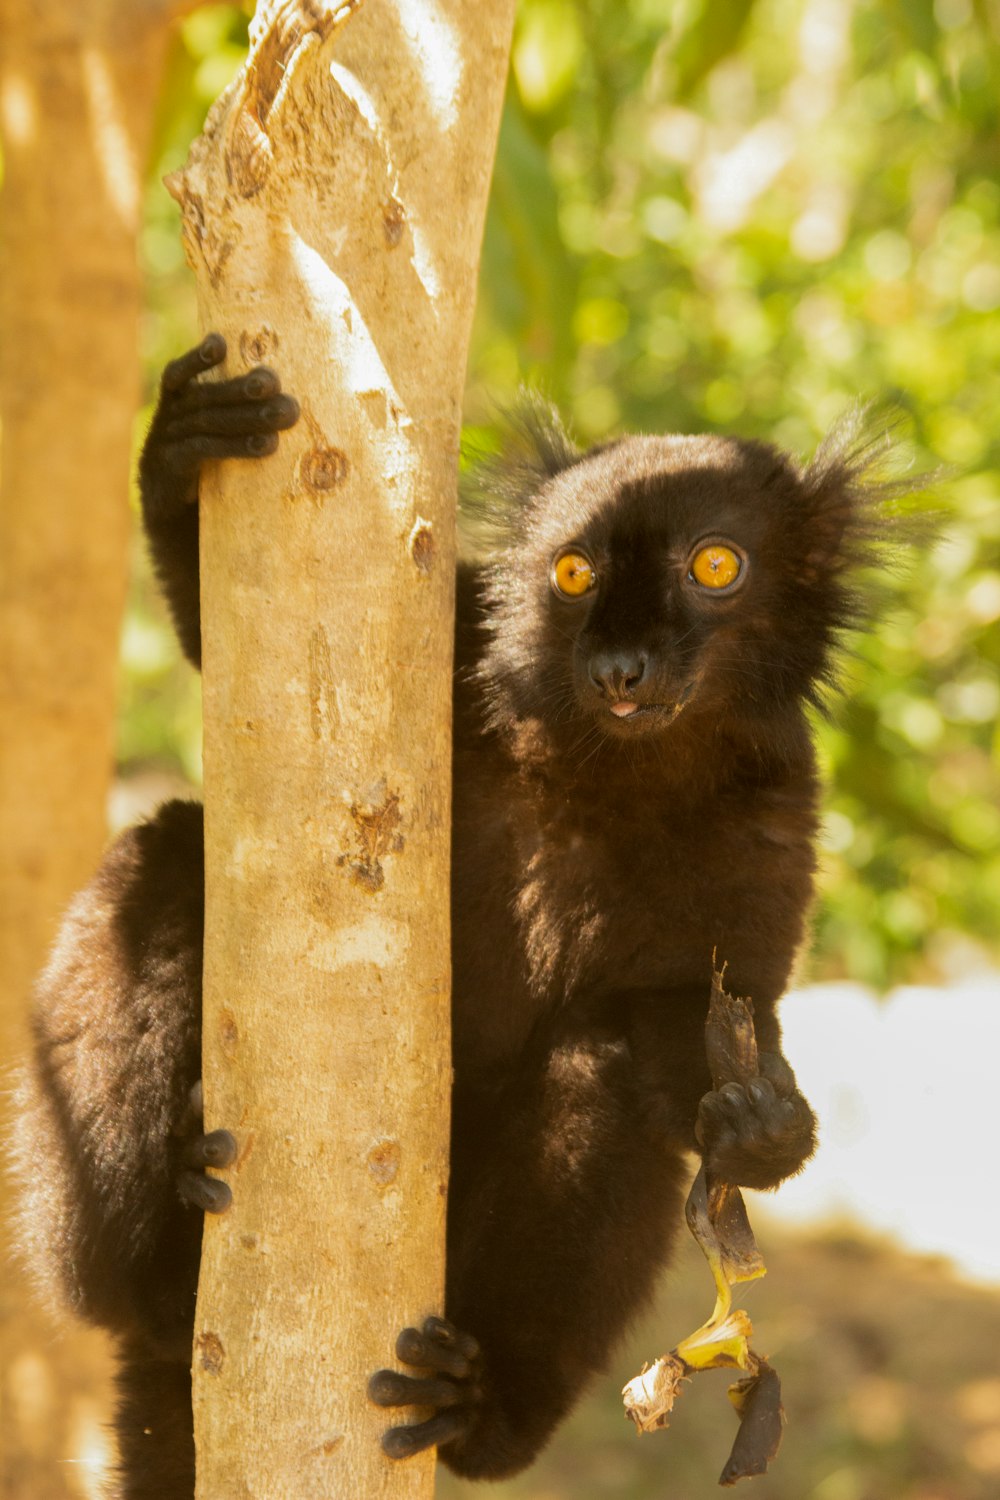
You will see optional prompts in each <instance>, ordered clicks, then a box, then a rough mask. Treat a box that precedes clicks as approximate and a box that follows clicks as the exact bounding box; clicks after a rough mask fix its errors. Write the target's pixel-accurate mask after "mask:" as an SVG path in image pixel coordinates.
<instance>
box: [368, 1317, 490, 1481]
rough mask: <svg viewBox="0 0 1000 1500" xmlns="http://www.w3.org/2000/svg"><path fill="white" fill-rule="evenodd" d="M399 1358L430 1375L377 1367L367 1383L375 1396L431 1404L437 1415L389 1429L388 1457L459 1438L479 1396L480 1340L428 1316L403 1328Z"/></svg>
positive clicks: (386, 1402)
mask: <svg viewBox="0 0 1000 1500" xmlns="http://www.w3.org/2000/svg"><path fill="white" fill-rule="evenodd" d="M396 1358H397V1359H398V1360H400V1361H401V1362H402V1363H403V1364H405V1365H415V1366H416V1367H417V1368H418V1369H422V1370H425V1371H427V1373H426V1374H424V1375H401V1374H400V1373H399V1372H398V1371H397V1370H378V1371H377V1372H376V1373H375V1374H374V1375H373V1376H372V1378H371V1380H370V1381H369V1382H368V1394H369V1396H370V1397H371V1399H372V1400H373V1401H374V1402H375V1403H376V1404H377V1405H378V1406H421V1407H428V1406H429V1407H431V1408H432V1409H433V1413H434V1414H433V1416H430V1417H428V1418H427V1419H426V1420H425V1421H423V1422H416V1423H414V1424H413V1425H411V1426H409V1427H390V1428H389V1430H388V1431H387V1432H386V1433H385V1435H384V1436H383V1438H382V1447H383V1449H384V1450H385V1452H386V1453H387V1454H388V1455H389V1457H390V1458H410V1457H411V1456H412V1455H413V1454H414V1453H422V1452H423V1450H424V1449H425V1448H432V1447H434V1445H435V1444H437V1446H439V1447H442V1446H443V1445H444V1444H445V1443H450V1442H452V1441H453V1440H454V1439H455V1438H457V1437H461V1436H462V1435H463V1433H465V1432H466V1431H467V1430H468V1428H469V1427H470V1426H471V1424H472V1421H473V1417H474V1412H475V1407H476V1404H477V1403H478V1401H479V1400H480V1399H481V1393H480V1390H479V1370H480V1353H479V1345H478V1344H477V1343H476V1340H475V1339H474V1338H472V1337H471V1335H470V1334H467V1333H460V1332H459V1331H458V1329H457V1328H455V1327H453V1326H452V1324H451V1323H448V1322H446V1321H445V1320H444V1319H443V1318H428V1319H427V1320H426V1322H425V1323H424V1325H423V1327H422V1328H419V1329H418V1328H404V1329H403V1331H402V1333H401V1334H400V1335H399V1338H398V1339H397V1340H396Z"/></svg>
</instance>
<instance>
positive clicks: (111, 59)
mask: <svg viewBox="0 0 1000 1500" xmlns="http://www.w3.org/2000/svg"><path fill="white" fill-rule="evenodd" d="M166 20H167V13H166V9H165V7H164V6H162V5H154V4H148V5H141V4H136V3H135V0H118V3H114V4H112V3H108V0H91V3H85V0H46V3H44V4H42V5H27V4H25V3H24V0H0V141H2V147H3V162H4V186H3V212H2V238H0V329H2V337H0V429H2V432H0V437H2V443H0V724H2V726H3V727H2V731H0V850H2V854H0V1057H2V1058H3V1061H4V1063H8V1062H9V1061H10V1060H11V1059H12V1058H13V1057H14V1056H15V1055H16V1054H17V1053H18V1052H19V1051H20V1050H22V1048H23V1046H24V1043H25V1016H26V1009H27V997H28V991H29V988H30V984H31V980H32V977H33V975H34V973H35V971H36V970H37V969H38V968H39V967H40V965H41V963H42V960H43V958H44V954H45V951H46V949H47V947H48V945H49V943H50V941H51V939H52V936H53V933H54V930H55V923H56V920H57V918H58V916H59V914H60V912H61V910H62V908H63V906H64V905H65V903H66V902H67V900H68V899H69V897H70V895H71V894H72V892H73V891H74V890H75V889H76V888H77V887H78V886H80V885H81V884H82V883H83V881H84V880H85V879H86V878H87V877H88V876H89V874H90V872H91V871H92V869H93V867H94V864H95V863H96V860H97V857H98V854H99V852H100V849H101V846H102V844H103V842H104V839H105V833H106V823H105V809H106V803H107V793H108V787H109V783H110V779H111V772H112V768H113V749H114V720H115V697H116V684H117V675H118V635H119V631H120V628H121V613H122V606H123V602H124V595H125V579H126V568H127V546H128V533H129V510H128V473H129V458H130V450H131V440H132V422H133V418H134V414H135V409H136V405H137V402H138V396H139V363H138V316H139V277H138V268H137V261H136V229H137V226H138V211H139V202H140V194H141V176H140V173H141V169H142V166H143V165H144V161H145V156H146V151H147V143H148V136H149V129H150V125H151V122H152V111H153V104H154V102H155V99H156V94H157V89H158V83H159V76H160V67H161V61H162V53H163V47H164V43H165V39H166ZM6 1104H7V1095H6V1093H5V1092H4V1091H2V1090H0V1106H2V1107H4V1108H5V1107H6ZM5 1135H6V1125H5V1124H4V1122H3V1121H2V1120H0V1138H3V1137H4V1136H5ZM3 1192H4V1181H3V1177H2V1174H0V1200H2V1197H3ZM3 1208H4V1205H3V1203H2V1201H0V1322H2V1325H3V1344H4V1361H3V1366H4V1370H3V1381H2V1386H0V1454H2V1459H0V1495H3V1496H10V1497H12V1500H24V1497H26V1496H29V1495H30V1496H31V1497H32V1500H57V1497H63V1496H70V1495H80V1494H81V1493H83V1492H84V1491H83V1484H84V1483H85V1482H87V1479H86V1469H85V1467H81V1466H74V1465H70V1464H66V1463H58V1462H57V1461H56V1455H57V1454H58V1455H66V1454H67V1453H70V1452H73V1451H74V1450H75V1449H77V1448H78V1447H79V1445H80V1443H81V1442H84V1443H87V1444H89V1445H90V1447H91V1450H92V1451H91V1457H92V1458H93V1460H94V1462H95V1463H96V1462H97V1461H98V1458H99V1451H98V1450H99V1445H100V1443H101V1434H100V1415H101V1413H100V1406H99V1402H98V1401H97V1389H98V1386H99V1384H100V1381H101V1380H102V1379H103V1378H104V1373H105V1367H106V1364H107V1360H106V1356H104V1355H103V1352H102V1350H101V1348H100V1341H99V1339H98V1336H97V1335H96V1334H91V1335H84V1334H82V1333H81V1334H76V1335H74V1336H73V1337H72V1338H68V1339H66V1340H65V1341H63V1342H58V1343H54V1342H53V1340H52V1332H51V1329H50V1327H49V1326H48V1324H47V1323H46V1322H44V1321H43V1320H42V1318H41V1315H40V1314H36V1313H35V1312H34V1311H33V1310H32V1308H31V1304H30V1300H29V1298H28V1294H27V1292H26V1291H25V1289H24V1287H23V1284H22V1283H21V1281H20V1278H19V1276H17V1274H16V1272H15V1270H14V1268H13V1267H11V1266H10V1265H9V1264H8V1263H7V1253H6V1252H7V1245H6V1233H5V1230H4V1228H3V1225H4V1224H5V1223H6V1216H5V1214H4V1212H3ZM88 1387H90V1388H89V1389H88ZM92 1413H93V1414H92Z"/></svg>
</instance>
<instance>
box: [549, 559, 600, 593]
mask: <svg viewBox="0 0 1000 1500" xmlns="http://www.w3.org/2000/svg"><path fill="white" fill-rule="evenodd" d="M549 580H550V582H551V584H552V587H553V589H554V590H555V592H556V593H557V594H559V595H560V596H561V597H562V598H563V599H581V598H582V597H583V595H584V594H589V593H590V590H591V589H592V588H595V587H596V585H597V573H596V572H595V570H594V564H593V563H592V562H591V560H590V558H589V557H588V556H587V555H586V553H584V552H574V551H572V550H571V551H569V552H557V553H556V556H555V557H554V558H553V560H552V568H551V570H550V572H549Z"/></svg>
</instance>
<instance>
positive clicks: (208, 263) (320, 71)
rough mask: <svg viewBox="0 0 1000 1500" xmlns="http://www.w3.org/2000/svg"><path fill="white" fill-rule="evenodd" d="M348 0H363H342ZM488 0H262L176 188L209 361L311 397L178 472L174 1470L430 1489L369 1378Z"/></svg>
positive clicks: (430, 978) (445, 755)
mask: <svg viewBox="0 0 1000 1500" xmlns="http://www.w3.org/2000/svg"><path fill="white" fill-rule="evenodd" d="M355 12H356V13H355ZM512 19H513V0H502V3H497V4H493V5H490V6H483V5H482V4H481V3H480V0H368V3H367V4H365V5H364V6H363V7H361V8H359V7H358V6H357V4H355V3H348V4H346V5H343V6H341V7H339V10H338V7H337V6H335V5H327V4H323V3H319V0H283V3H277V0H276V3H270V4H265V5H263V6H262V7H261V9H260V11H259V12H258V17H257V20H256V22H255V25H254V30H253V33H252V38H251V56H250V60H249V64H248V67H247V70H246V71H245V72H244V74H243V75H242V76H241V78H240V79H238V80H237V82H236V83H235V85H234V86H233V87H232V89H230V90H229V91H228V92H227V93H226V95H224V96H223V98H222V99H221V100H220V101H219V103H218V104H217V105H216V106H215V109H214V110H213V112H212V114H211V115H210V117H209V121H208V123H207V125H206V132H205V135H204V136H203V137H202V138H201V140H200V141H199V142H198V143H197V144H196V146H195V148H194V151H193V153H192V158H191V161H190V162H189V164H188V166H187V168H186V169H185V171H184V172H183V174H178V176H177V178H176V179H175V180H174V183H173V190H174V191H175V192H176V194H177V196H178V198H179V199H180V201H181V203H182V205H183V209H184V219H185V234H186V243H187V247H188V251H189V257H190V259H191V261H192V264H193V266H194V268H195V271H196V273H197V276H198V282H199V292H200V298H201V312H202V319H203V323H204V326H205V327H206V328H217V329H219V330H220V331H221V332H222V333H223V334H224V335H225V337H226V339H227V342H228V346H229V351H230V357H229V362H228V368H227V373H229V374H236V373H239V372H240V371H242V370H244V369H246V368H248V367H249V366H251V365H252V364H254V363H256V362H258V361H262V360H263V361H266V362H267V363H270V364H272V365H274V366H275V367H276V368H277V369H278V371H279V372H280V374H281V377H282V382H283V385H284V387H285V389H287V390H290V391H291V392H292V393H293V394H295V395H296V396H297V397H298V398H299V400H300V401H301V403H302V413H303V414H302V419H301V421H300V422H299V425H298V426H297V427H296V428H294V429H293V430H292V431H291V432H290V433H288V434H286V435H285V436H283V437H282V440H281V446H280V449H279V452H278V454H277V455H276V456H274V457H273V458H270V459H268V460H266V461H262V462H255V463H248V464H240V463H230V464H227V465H224V466H221V468H220V470H219V472H218V474H217V475H215V476H214V477H210V481H209V482H208V483H206V484H205V485H204V487H203V492H202V507H201V509H202V618H203V672H204V713H205V799H206V859H207V866H206V887H207V929H206V957H205V1058H204V1075H205V1098H206V1128H209V1129H211V1128H216V1127H219V1126H226V1127H228V1128H229V1129H231V1130H233V1131H234V1132H235V1133H236V1135H237V1137H238V1140H239V1144H240V1155H239V1160H238V1162H237V1165H236V1166H235V1167H234V1168H233V1169H232V1172H231V1174H230V1181H231V1184H232V1187H233V1193H234V1204H233V1207H232V1208H231V1209H230V1210H229V1211H228V1213H227V1214H225V1215H224V1216H223V1217H222V1218H220V1219H218V1220H211V1221H209V1223H208V1224H207V1227H206V1235H205V1244H204V1253H203V1265H202V1280H201V1285H200V1289H199V1297H198V1310H197V1320H196V1335H195V1358H194V1389H195V1430H196V1441H197V1451H198V1476H199V1477H198V1495H199V1496H200V1497H202V1500H209V1497H211V1500H216V1497H218V1496H219V1495H222V1494H225V1495H226V1496H227V1497H233V1500H238V1497H242V1496H250V1495H267V1496H268V1500H284V1497H288V1500H292V1497H294V1500H303V1497H309V1496H324V1497H325V1496H343V1497H345V1500H346V1497H350V1500H356V1497H357V1496H359V1495H363V1496H370V1495H371V1496H373V1495H381V1496H392V1495H404V1494H405V1495H406V1496H415V1495H425V1496H426V1495H430V1494H431V1493H432V1487H433V1458H432V1455H430V1454H427V1455H424V1456H423V1457H421V1458H417V1459H414V1460H411V1461H409V1462H408V1463H406V1464H401V1465H400V1464H397V1465H394V1464H393V1463H392V1462H391V1461H390V1460H389V1459H387V1458H385V1457H384V1456H383V1454H382V1452H381V1449H380V1446H379V1437H380V1435H381V1433H382V1431H383V1430H384V1428H385V1426H386V1425H387V1421H386V1414H385V1413H384V1412H382V1411H379V1410H377V1409H376V1408H374V1407H372V1406H370V1405H369V1404H368V1402H367V1398H366V1394H365V1388H366V1383H367V1379H368V1376H369V1375H370V1374H371V1372H372V1371H373V1370H375V1369H376V1368H378V1367H379V1366H381V1365H384V1364H385V1363H386V1362H387V1361H388V1360H390V1359H391V1357H392V1350H393V1345H394V1341H395V1337H396V1334H397V1332H398V1330H399V1328H400V1327H401V1326H402V1325H403V1324H404V1323H407V1322H412V1321H414V1320H418V1319H420V1318H422V1317H424V1316H426V1315H427V1314H429V1313H432V1312H439V1311H441V1308H442V1296H443V1274H444V1266H443V1241H444V1210H445V1191H446V1179H447V1143H448V1099H449V1088H450V1057H449V1047H448V994H449V930H448V907H449V899H448V843H449V810H450V679H451V660H452V615H453V588H454V541H453V536H454V497H455V488H456V474H457V453H458V439H459V431H460V412H461V398H462V389H463V383H464V372H465V363H466V351H467V343H468V336H469V329H470V323H471V316H472V308H473V301H474V294H475V284H476V268H477V261H478V255H479V248H480V241H481V235H482V226H483V219H484V215H485V208H486V197H487V189H488V182H489V175H490V169H491V165H492V160H493V152H494V148H495V141H496V132H497V128H498V123H499V115H500V107H501V101H502V96H503V88H504V83H505V78H506V68H507V55H508V48H509V40H510V31H511V26H512Z"/></svg>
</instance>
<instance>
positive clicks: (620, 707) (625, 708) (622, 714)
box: [611, 701, 639, 719]
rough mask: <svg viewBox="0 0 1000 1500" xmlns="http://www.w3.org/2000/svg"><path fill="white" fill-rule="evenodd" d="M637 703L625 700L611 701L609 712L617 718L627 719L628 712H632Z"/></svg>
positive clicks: (636, 707)
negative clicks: (622, 701)
mask: <svg viewBox="0 0 1000 1500" xmlns="http://www.w3.org/2000/svg"><path fill="white" fill-rule="evenodd" d="M638 707H639V705H638V703H632V702H630V701H626V702H625V703H612V705H611V712H612V713H613V714H614V715H615V716H616V717H617V718H619V719H627V718H628V716H629V714H634V713H635V712H636V710H637V709H638Z"/></svg>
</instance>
